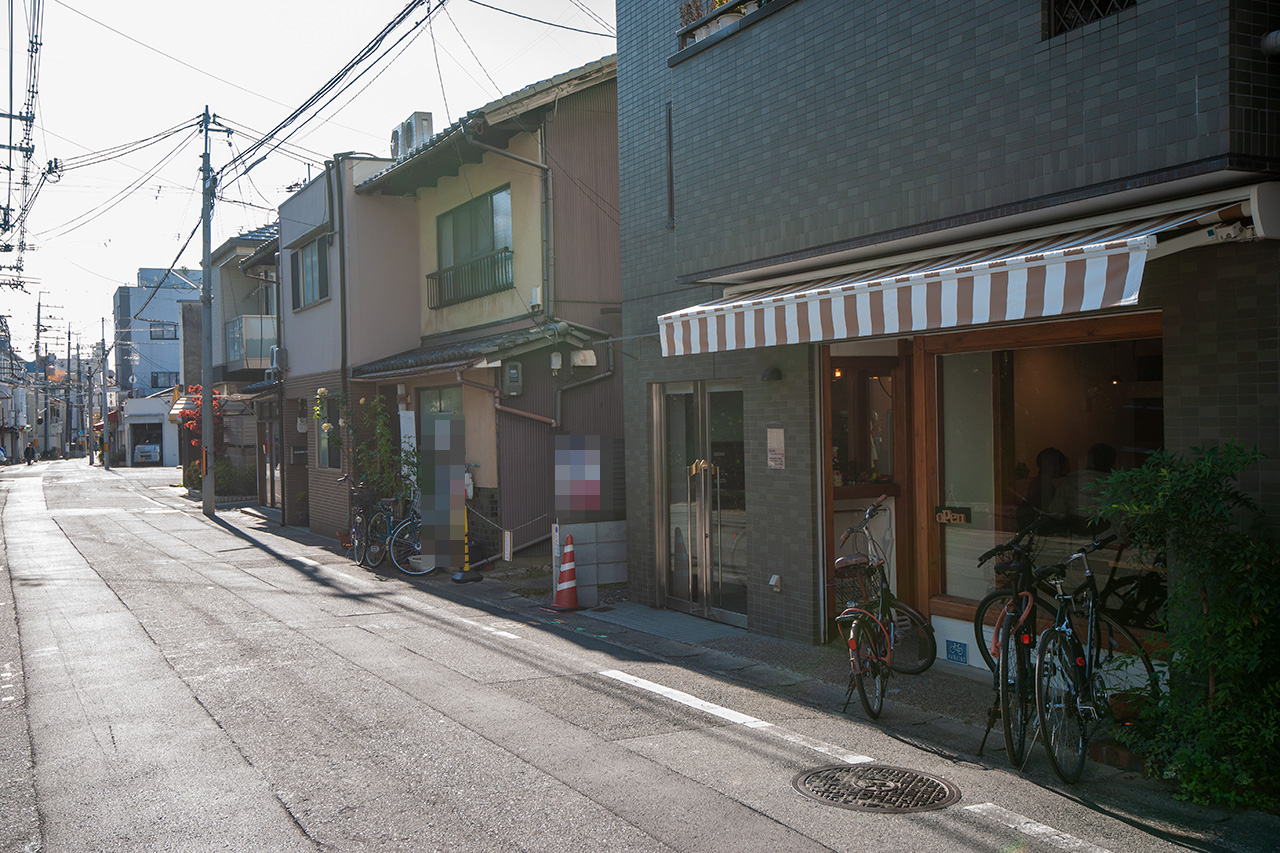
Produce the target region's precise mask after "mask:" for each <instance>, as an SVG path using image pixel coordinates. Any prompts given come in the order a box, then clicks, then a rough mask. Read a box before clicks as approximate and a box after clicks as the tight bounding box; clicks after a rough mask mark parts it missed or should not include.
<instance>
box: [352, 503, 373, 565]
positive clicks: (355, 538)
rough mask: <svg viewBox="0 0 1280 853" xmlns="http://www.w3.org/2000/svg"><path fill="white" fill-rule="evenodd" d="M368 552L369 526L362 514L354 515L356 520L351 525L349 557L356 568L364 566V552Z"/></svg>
mask: <svg viewBox="0 0 1280 853" xmlns="http://www.w3.org/2000/svg"><path fill="white" fill-rule="evenodd" d="M368 550H369V525H368V523H367V522H366V521H365V516H364V513H362V512H360V513H356V520H355V521H354V522H353V523H352V525H351V556H352V558H353V559H354V560H355V561H356V565H357V566H363V565H364V558H365V552H367V551H368Z"/></svg>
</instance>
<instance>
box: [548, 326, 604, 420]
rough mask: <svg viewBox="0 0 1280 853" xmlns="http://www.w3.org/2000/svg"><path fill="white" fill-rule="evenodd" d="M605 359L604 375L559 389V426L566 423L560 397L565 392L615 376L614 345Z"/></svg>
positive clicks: (599, 374) (557, 414) (557, 415)
mask: <svg viewBox="0 0 1280 853" xmlns="http://www.w3.org/2000/svg"><path fill="white" fill-rule="evenodd" d="M605 359H606V361H605V364H606V367H605V371H604V373H597V374H596V375H595V376H588V377H587V378H586V379H582V380H579V381H577V382H570V383H569V384H568V385H561V386H560V387H559V388H557V389H556V421H555V422H556V423H557V424H559V423H563V422H564V420H563V418H562V417H561V414H560V395H562V394H563V393H564V392H565V391H572V390H574V389H575V388H581V387H582V386H584V385H590V384H591V383H593V382H599V381H601V380H602V379H608V378H609V377H611V376H613V344H609V345H608V348H607V349H606V350H605Z"/></svg>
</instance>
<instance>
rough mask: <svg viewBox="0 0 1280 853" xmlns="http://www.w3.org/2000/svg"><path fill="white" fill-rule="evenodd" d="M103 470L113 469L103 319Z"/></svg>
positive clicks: (105, 333) (104, 323)
mask: <svg viewBox="0 0 1280 853" xmlns="http://www.w3.org/2000/svg"><path fill="white" fill-rule="evenodd" d="M101 371H102V470H103V471H110V470H111V420H110V418H109V417H108V415H109V414H110V412H109V411H107V320H106V318H105V317H104V318H103V320H102V367H101Z"/></svg>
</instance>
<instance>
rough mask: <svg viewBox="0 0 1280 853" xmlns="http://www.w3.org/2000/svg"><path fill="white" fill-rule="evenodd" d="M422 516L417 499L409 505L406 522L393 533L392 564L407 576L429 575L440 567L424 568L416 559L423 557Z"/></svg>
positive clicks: (401, 523) (399, 525)
mask: <svg viewBox="0 0 1280 853" xmlns="http://www.w3.org/2000/svg"><path fill="white" fill-rule="evenodd" d="M421 525H422V516H421V515H420V514H419V513H418V506H417V499H416V498H415V499H414V501H413V502H411V503H410V505H409V512H408V514H407V515H406V516H405V519H404V521H402V522H400V524H398V525H397V526H396V529H395V530H394V531H392V533H391V562H392V563H393V564H394V565H395V567H396V568H397V569H399V570H400V571H402V572H404V573H405V574H406V575H428V574H431V573H432V572H434V571H435V570H436V569H438V568H439V566H423V565H422V562H421V561H420V560H414V559H413V558H414V557H420V556H421V555H422V540H421V532H422V531H421Z"/></svg>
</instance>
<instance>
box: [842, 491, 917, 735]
mask: <svg viewBox="0 0 1280 853" xmlns="http://www.w3.org/2000/svg"><path fill="white" fill-rule="evenodd" d="M887 498H888V495H881V496H880V497H879V498H877V499H876V500H875V502H874V503H872V504H871V505H870V506H869V507H867V509H866V514H865V515H864V517H863V519H862V521H860V522H859V523H858V524H856V525H854V526H852V527H849V528H848V529H846V530H845V532H844V534H843V535H842V536H841V537H840V543H839V547H844V545H845V543H846V542H848V540H849V538H850V537H853V536H857V537H858V538H859V544H861V545H863V546H864V548H863V550H861V551H855V552H854V553H852V554H849V555H848V556H844V557H840V558H839V559H837V560H836V563H835V576H836V579H837V580H843V581H848V582H849V583H847V584H843V585H841V588H843V589H844V590H845V595H844V596H843V597H844V598H845V609H844V611H843V612H842V613H841V614H840V615H839V616H837V617H836V620H835V621H836V627H837V630H839V631H840V636H841V638H842V639H844V640H845V641H846V643H847V644H848V646H849V688H848V690H846V691H845V695H844V709H843V710H844V712H847V711H848V710H849V702H850V700H851V699H852V698H853V691H854V690H855V689H856V690H857V691H858V699H859V701H860V702H861V703H862V708H863V710H864V711H866V712H867V716H868V717H870V718H871V719H873V720H874V719H878V718H879V716H880V711H881V710H882V709H883V707H884V694H885V691H886V689H887V686H888V679H889V675H890V673H891V672H900V673H903V674H905V675H919V674H920V673H922V672H924V671H925V670H927V669H928V668H929V667H931V666H933V662H934V660H936V659H937V656H938V643H937V640H936V639H935V637H934V635H933V626H932V625H931V624H930V623H929V620H928V619H927V618H926V617H925V615H924V614H923V613H921V612H920V611H919V610H916V609H915V608H914V607H911V606H910V605H908V604H904V603H903V602H901V601H899V600H898V599H897V598H895V597H894V595H893V592H892V591H891V590H890V589H889V576H888V572H887V567H888V563H889V560H888V553H887V552H886V550H885V548H884V546H883V545H882V544H881V543H880V541H879V540H877V539H876V538H875V536H873V535H872V534H871V530H870V524H871V520H872V519H873V518H875V517H876V516H877V515H879V514H880V513H881V512H885V511H886V510H885V508H884V506H883V504H884V501H885V500H886V499H887ZM846 629H847V631H848V634H847V636H846V634H845V630H846Z"/></svg>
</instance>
